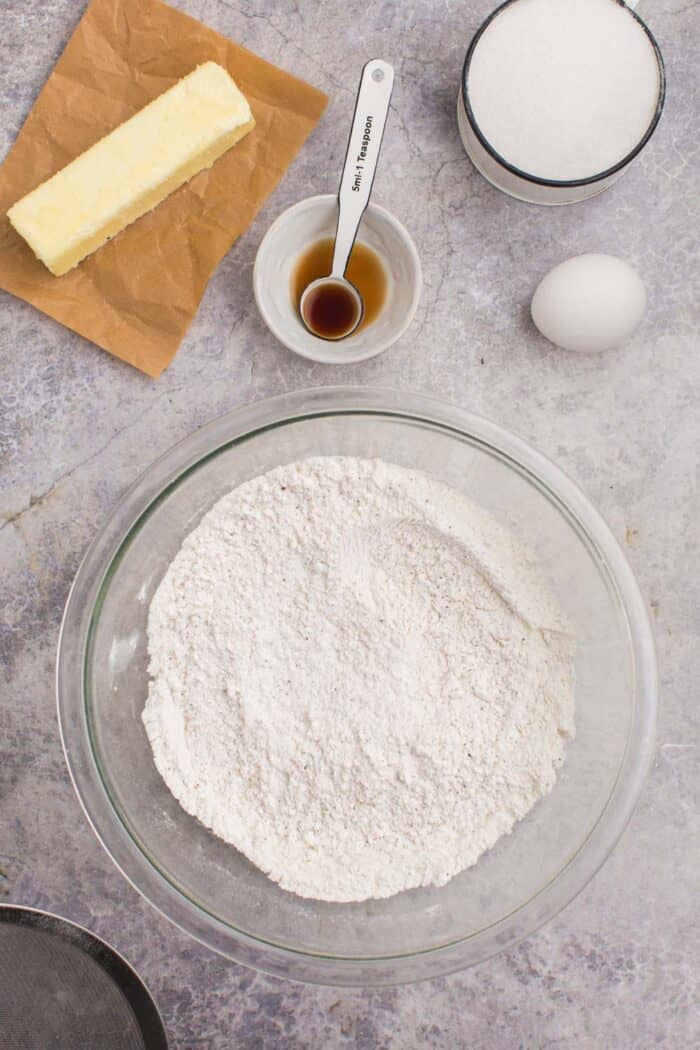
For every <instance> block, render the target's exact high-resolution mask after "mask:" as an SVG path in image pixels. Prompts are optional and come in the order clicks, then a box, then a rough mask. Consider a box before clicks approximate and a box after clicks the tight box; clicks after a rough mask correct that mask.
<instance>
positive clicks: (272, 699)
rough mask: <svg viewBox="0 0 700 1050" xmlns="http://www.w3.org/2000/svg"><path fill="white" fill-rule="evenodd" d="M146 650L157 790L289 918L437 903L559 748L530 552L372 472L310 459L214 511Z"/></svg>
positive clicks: (545, 603)
mask: <svg viewBox="0 0 700 1050" xmlns="http://www.w3.org/2000/svg"><path fill="white" fill-rule="evenodd" d="M148 638H149V652H150V657H151V663H150V673H151V675H152V680H151V685H150V690H149V695H148V701H147V703H146V707H145V710H144V713H143V720H144V723H145V726H146V731H147V733H148V737H149V740H150V742H151V746H152V748H153V754H154V758H155V762H156V765H157V767H158V769H159V771H160V773H161V775H162V776H163V778H164V780H165V782H166V783H167V785H168V787H169V788H170V790H171V791H172V792H173V794H174V795H175V797H176V798H177V799H178V800H179V801H180V803H181V805H182V806H183V807H184V809H186V810H187V811H188V812H189V813H191V814H194V816H196V817H198V818H199V819H200V820H201V821H202V822H203V823H204V824H206V825H207V827H209V828H211V829H212V831H214V832H215V833H216V834H217V835H219V836H220V837H221V838H223V839H225V840H226V841H227V842H230V843H232V844H233V845H234V846H236V847H237V848H238V849H239V850H241V851H242V852H243V853H244V854H245V855H246V856H247V857H249V858H250V860H252V861H253V862H254V863H255V864H256V865H258V867H260V868H262V870H263V871H265V872H267V873H268V874H269V875H270V877H271V878H272V879H274V880H275V881H277V882H278V883H279V884H280V885H281V886H282V887H283V888H284V889H287V890H291V891H294V892H295V893H298V894H300V895H301V896H303V897H315V898H320V899H324V900H335V901H351V900H363V899H365V898H368V897H387V896H390V895H391V894H394V893H397V892H398V891H400V890H404V889H408V888H411V887H417V886H425V885H428V884H431V883H433V884H437V885H441V884H443V883H445V882H447V881H448V880H449V879H450V878H451V877H452V876H453V875H455V874H456V873H457V872H459V871H461V870H462V869H463V868H466V867H468V866H469V865H471V864H473V863H474V862H475V861H476V860H477V859H478V857H479V856H480V855H481V854H482V853H483V852H484V850H486V849H488V848H489V847H490V846H492V845H493V844H494V843H495V842H496V840H497V839H498V838H499V837H500V836H501V835H503V834H505V833H507V832H509V831H510V830H511V829H512V827H513V825H514V823H515V822H516V821H517V820H519V819H521V818H522V817H524V816H525V814H526V813H527V812H528V811H529V810H530V809H531V808H532V806H533V805H534V804H535V802H536V801H537V800H538V799H539V798H540V797H541V796H542V795H545V794H546V793H547V792H548V791H550V790H551V788H552V786H553V784H554V781H555V779H556V775H557V770H558V768H559V766H560V765H561V763H562V761H563V759H564V753H565V749H566V744H567V741H568V740H569V739H570V738H571V736H572V734H573V693H572V652H573V646H572V642H571V639H570V637H569V636H568V634H567V633H566V624H565V622H564V619H563V615H562V613H561V612H560V610H559V609H558V607H557V605H556V603H555V601H554V599H553V598H552V596H551V594H550V593H549V591H548V589H547V587H546V585H545V583H544V581H543V579H542V577H541V575H540V573H539V571H538V569H537V568H536V566H535V565H534V563H533V562H532V561H531V559H530V557H529V556H528V554H527V553H526V551H525V550H524V549H523V548H522V547H521V546H520V545H519V544H518V543H517V542H516V541H515V540H514V539H513V537H512V536H510V534H509V533H507V532H506V531H505V530H503V529H502V528H501V527H500V526H499V525H498V524H497V523H496V522H495V521H494V520H493V519H492V518H491V517H490V516H489V515H487V514H486V513H485V512H484V511H482V510H480V509H479V508H478V507H476V506H475V505H473V504H472V503H471V502H469V501H468V500H467V499H466V498H464V497H463V496H462V495H461V494H459V493H458V492H456V491H455V490H454V489H452V488H450V487H448V486H447V485H445V484H443V483H442V482H439V481H437V480H435V479H434V478H431V477H429V476H428V475H425V474H421V473H418V472H414V471H409V470H406V469H404V468H401V467H397V466H392V465H390V464H388V463H384V462H381V461H378V460H372V461H370V460H361V459H353V458H315V459H307V460H304V461H300V462H296V463H291V464H289V465H287V466H283V467H279V468H277V469H276V470H273V471H271V472H270V473H268V474H265V475H263V476H261V477H258V478H255V479H254V480H252V481H249V482H246V483H245V484H243V485H240V486H239V487H238V488H236V489H234V490H233V491H232V492H231V493H229V494H228V495H227V496H225V497H224V498H223V499H221V500H220V501H219V502H218V503H217V504H216V506H215V507H214V508H213V509H212V510H211V511H210V512H209V513H208V514H207V515H206V516H205V517H204V519H203V520H202V522H201V523H200V525H199V526H198V527H197V528H196V529H195V530H194V531H193V532H192V533H191V535H190V536H188V537H187V539H186V540H185V542H184V544H183V546H182V549H181V550H180V552H179V553H178V554H177V556H176V557H175V558H174V560H173V562H172V564H171V565H170V567H169V569H168V571H167V573H166V575H165V577H164V578H163V581H162V582H161V584H160V586H159V588H158V590H157V592H156V594H155V596H154V598H153V602H152V604H151V609H150V614H149V621H148Z"/></svg>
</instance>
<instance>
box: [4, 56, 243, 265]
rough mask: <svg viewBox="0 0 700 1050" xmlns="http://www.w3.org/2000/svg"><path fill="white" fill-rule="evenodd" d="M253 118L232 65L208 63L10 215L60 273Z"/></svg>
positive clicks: (207, 162)
mask: <svg viewBox="0 0 700 1050" xmlns="http://www.w3.org/2000/svg"><path fill="white" fill-rule="evenodd" d="M254 125H255V121H254V119H253V115H252V113H251V111H250V106H249V105H248V101H247V99H246V98H245V96H244V95H243V94H242V93H241V91H240V90H239V89H238V87H237V86H236V84H235V83H234V81H233V80H232V79H231V77H230V76H229V74H228V73H227V72H226V70H225V69H223V68H222V67H221V66H219V65H217V64H216V63H215V62H205V63H204V64H203V65H201V66H198V67H197V68H196V69H195V70H193V72H192V73H189V74H188V75H187V76H186V77H183V79H182V80H180V81H178V83H177V84H175V85H173V87H171V88H170V89H169V90H168V91H166V92H164V94H162V95H160V96H159V97H158V98H156V99H154V100H153V102H150V103H149V104H148V105H147V106H145V107H144V109H142V110H140V111H139V112H138V113H136V114H135V115H134V116H133V117H131V118H130V119H129V120H127V121H125V122H124V123H123V124H121V125H120V126H119V127H118V128H115V130H114V131H112V132H110V134H109V135H106V136H105V137H104V138H103V139H100V141H99V142H96V143H95V145H94V146H91V147H90V149H88V150H86V151H85V153H81V154H80V156H79V157H76V158H75V160H73V161H71V162H70V164H68V165H67V166H66V167H65V168H62V169H61V171H59V172H57V173H56V174H55V175H52V176H51V178H50V179H47V180H46V182H43V183H42V184H41V185H40V186H38V187H37V188H36V189H35V190H32V192H31V193H28V194H27V195H26V197H22V199H21V200H19V201H17V203H16V204H14V205H13V206H12V207H11V208H10V210H9V211H8V213H7V216H8V218H9V220H10V222H11V223H12V225H13V226H14V228H15V229H16V230H17V232H18V233H19V234H20V235H21V236H22V237H23V238H24V239H25V241H26V242H27V243H28V244H29V246H30V247H31V249H32V251H33V252H34V254H35V255H36V256H38V258H39V259H41V261H42V262H43V263H44V264H45V265H46V266H47V267H48V268H49V270H50V271H51V273H53V274H55V275H56V276H57V277H60V276H61V274H64V273H67V272H68V271H69V270H72V269H73V267H74V266H76V265H77V264H78V263H79V262H80V261H81V260H82V259H84V258H85V256H86V255H90V254H91V252H94V251H95V250H96V249H97V248H100V247H101V246H102V245H103V244H104V243H105V242H106V241H108V240H109V239H110V237H114V236H115V234H117V233H119V232H120V230H123V229H124V227H125V226H128V225H129V223H130V222H133V221H134V220H135V219H138V218H140V216H142V215H145V213H146V212H148V211H150V210H151V208H155V206H156V205H157V204H160V202H161V201H162V200H164V198H165V197H167V196H168V194H170V193H172V192H173V191H174V190H176V189H178V187H180V186H182V185H183V184H184V183H185V182H187V181H188V180H189V179H191V178H192V176H193V175H196V174H197V172H198V171H201V170H202V169H203V168H209V167H211V165H212V164H213V163H214V161H215V160H217V159H218V158H219V157H220V156H221V155H222V153H225V152H226V150H228V149H230V148H231V146H233V145H235V144H236V143H237V142H238V141H239V140H240V139H242V138H243V136H244V135H247V134H248V132H249V131H251V130H252V128H253V127H254Z"/></svg>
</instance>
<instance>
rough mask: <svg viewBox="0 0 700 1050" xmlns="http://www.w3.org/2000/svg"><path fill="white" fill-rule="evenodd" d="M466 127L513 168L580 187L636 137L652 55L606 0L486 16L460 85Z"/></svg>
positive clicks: (628, 19) (540, 0)
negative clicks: (469, 114)
mask: <svg viewBox="0 0 700 1050" xmlns="http://www.w3.org/2000/svg"><path fill="white" fill-rule="evenodd" d="M468 91H469V99H470V103H471V107H472V111H473V113H474V119H475V120H476V123H477V125H478V127H479V128H480V130H481V132H482V133H483V135H484V137H485V138H486V139H487V141H488V142H489V143H490V145H491V146H492V147H493V148H494V149H495V150H496V152H497V153H499V154H500V155H501V156H502V157H503V158H504V159H505V160H507V161H508V162H509V163H510V164H512V165H513V166H514V167H516V168H519V169H520V170H521V171H524V172H526V173H528V174H530V175H535V176H537V177H539V178H544V179H552V180H555V181H558V180H569V179H585V178H590V177H591V176H593V175H600V174H601V173H602V172H604V171H606V170H607V169H608V168H611V167H613V166H614V165H616V164H618V163H619V162H620V161H622V160H623V159H624V158H625V157H626V156H627V155H628V154H629V153H630V152H631V151H632V150H633V149H634V148H635V147H636V146H637V144H638V143H639V141H640V140H641V139H642V138H643V136H644V135H645V133H646V131H647V129H648V128H649V125H650V124H651V121H652V118H653V116H654V113H655V110H656V105H657V101H658V95H659V68H658V63H657V59H656V54H655V52H654V49H653V46H652V44H651V42H650V40H649V38H648V36H647V34H646V33H645V31H644V29H643V28H642V26H641V25H640V24H639V22H638V21H637V20H636V19H635V18H634V16H633V15H632V14H631V13H630V11H629V10H628V9H627V8H626V7H625V6H624V5H622V4H619V3H617V2H616V0H517V2H516V3H513V4H511V5H510V6H509V7H506V8H504V9H503V11H502V12H501V13H500V14H498V15H496V17H495V18H494V19H493V21H492V22H491V24H490V25H489V26H488V27H487V28H486V29H485V30H484V33H483V34H482V36H481V38H480V40H479V41H478V43H477V46H476V48H475V50H474V53H473V56H472V60H471V64H470V68H469V77H468Z"/></svg>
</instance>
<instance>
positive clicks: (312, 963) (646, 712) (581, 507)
mask: <svg viewBox="0 0 700 1050" xmlns="http://www.w3.org/2000/svg"><path fill="white" fill-rule="evenodd" d="M367 414H372V415H383V416H390V417H394V418H398V419H405V420H407V421H411V422H419V423H425V424H427V425H431V426H438V427H440V428H441V429H443V430H448V431H449V430H451V431H453V432H455V434H456V435H460V436H462V437H465V436H466V437H467V438H469V439H470V440H471V441H472V442H474V441H475V442H476V443H477V444H481V445H482V446H485V447H487V448H488V449H490V450H491V451H492V452H494V453H495V454H497V455H498V456H499V458H501V459H502V460H505V461H507V462H508V463H510V465H511V466H512V467H513V468H514V469H516V470H518V471H519V472H520V473H521V474H524V475H525V476H527V477H529V478H530V479H531V480H532V481H533V482H534V483H535V484H537V486H538V487H539V488H540V489H541V491H543V493H544V494H546V495H547V494H548V495H549V496H550V497H553V500H554V502H555V504H556V505H557V506H558V508H559V509H560V510H562V512H563V513H564V514H565V515H566V517H567V518H568V520H569V523H570V524H571V525H572V526H573V527H575V528H576V529H577V531H578V532H579V534H580V535H581V537H582V539H583V540H584V542H587V543H588V545H589V549H590V550H591V553H592V554H594V555H596V557H597V560H598V562H599V565H600V568H601V570H604V571H605V572H606V573H607V575H608V577H609V583H610V584H611V585H612V588H613V591H614V593H615V594H616V597H617V600H618V602H619V606H620V611H621V614H622V615H623V618H624V619H625V620H626V622H627V628H628V637H629V643H630V657H631V660H632V669H633V675H632V690H633V706H632V716H631V719H630V726H629V732H628V738H627V743H626V747H625V751H624V754H623V756H622V760H621V764H620V768H619V771H618V775H617V779H616V781H615V784H614V785H613V788H612V791H611V794H610V797H609V798H608V800H607V802H606V804H605V806H604V807H603V808H602V810H601V812H600V814H599V816H598V819H597V821H596V823H595V824H594V826H593V828H592V829H591V830H590V831H589V834H588V835H587V837H586V838H585V839H584V840H583V842H582V843H581V845H580V846H579V848H578V850H577V851H576V853H575V854H574V855H573V856H572V857H570V858H569V859H568V861H567V862H566V863H565V864H564V865H563V867H562V868H561V869H560V871H559V872H558V873H557V874H555V875H554V876H553V878H552V879H550V881H549V882H548V883H547V884H546V885H545V886H543V887H542V889H540V890H539V891H538V892H537V893H536V894H534V895H533V896H532V897H531V898H530V899H528V900H526V901H524V902H523V903H522V904H521V905H520V906H519V907H518V908H517V909H515V910H513V911H511V912H510V913H509V914H507V915H505V916H503V917H502V918H501V919H499V920H497V921H496V922H495V923H493V924H492V925H491V926H488V927H486V928H484V929H482V930H479V931H476V932H475V933H472V934H468V935H467V936H466V937H462V938H460V939H457V940H454V941H452V942H450V943H448V944H442V945H438V946H435V947H430V948H427V949H424V950H422V951H415V952H410V953H408V954H395V955H390V956H379V957H373V958H369V959H368V958H359V957H347V956H346V957H342V956H330V955H327V954H326V955H324V954H321V953H313V952H311V951H307V950H300V949H295V948H291V947H288V946H282V945H278V944H273V943H270V942H268V941H265V940H263V939H261V938H256V937H255V936H254V935H252V934H250V933H247V932H243V931H241V930H238V929H235V928H234V927H232V926H230V925H228V924H227V923H225V922H224V921H223V920H221V919H219V918H217V917H216V916H214V915H212V914H211V913H209V912H207V911H205V910H204V909H203V908H201V907H200V906H198V905H197V904H196V903H195V902H193V901H191V900H190V899H189V898H188V897H186V896H185V895H184V894H183V893H181V892H180V891H179V890H178V889H177V887H176V886H175V885H174V883H172V882H171V881H170V880H169V879H167V878H166V877H165V875H164V874H162V873H161V872H160V871H159V870H158V869H157V868H156V867H155V866H154V865H153V864H152V863H151V861H150V860H149V859H148V858H147V857H146V856H145V854H144V853H143V851H142V850H141V849H140V848H139V846H138V845H137V843H136V842H135V840H134V839H133V838H132V836H131V834H130V833H129V831H128V830H127V828H126V826H125V825H124V824H123V823H122V821H121V819H120V816H119V814H118V813H117V811H116V810H115V808H114V806H113V804H112V801H111V799H110V797H109V794H108V792H107V789H106V787H105V785H104V783H103V781H102V778H101V775H100V773H99V769H98V766H97V763H96V760H95V756H94V753H93V750H92V747H91V744H90V739H89V729H88V725H87V722H88V719H87V713H86V703H85V690H84V668H85V660H86V657H87V642H88V635H89V629H90V624H91V621H92V618H93V612H94V608H95V600H96V598H97V596H98V595H99V593H100V590H101V587H102V584H103V582H104V580H105V578H106V577H107V575H108V573H109V570H110V566H111V565H112V563H113V561H114V558H115V556H116V555H117V554H118V552H119V550H120V548H121V547H122V545H123V543H124V541H125V540H126V539H127V537H128V536H129V535H130V534H131V532H132V529H133V528H134V527H135V526H136V525H137V524H138V522H139V520H140V519H141V517H142V516H143V515H144V514H145V513H147V512H148V511H149V509H152V507H153V505H154V504H155V503H156V502H157V501H159V500H160V499H161V498H162V496H163V495H164V493H165V491H167V490H169V489H170V487H171V486H172V485H173V484H176V483H177V481H178V479H179V478H180V477H181V476H182V475H183V474H185V473H187V472H188V471H189V470H190V469H191V468H192V467H194V466H195V465H197V464H198V463H200V462H202V461H203V460H205V459H206V458H209V457H210V456H212V455H215V454H217V453H218V452H220V451H222V450H223V449H224V448H225V447H228V446H230V445H231V444H235V443H240V442H243V441H245V440H248V439H250V438H251V437H252V436H254V435H255V434H256V433H258V432H260V431H261V430H268V429H270V428H271V427H277V426H281V425H285V424H287V423H291V422H295V421H296V422H298V421H300V420H303V419H308V418H313V417H323V416H328V415H367ZM56 696H57V708H58V722H59V730H60V735H61V742H62V745H63V750H64V754H65V757H66V762H67V765H68V770H69V773H70V777H71V781H72V783H73V787H74V789H75V792H76V794H77V796H78V800H79V802H80V804H81V806H82V808H83V811H84V813H85V815H86V817H87V820H88V822H89V824H90V826H91V827H92V829H93V831H94V832H95V834H96V836H97V838H98V840H99V841H100V843H101V845H102V846H103V848H104V849H105V851H106V852H107V854H108V855H109V856H110V858H111V859H112V861H113V862H114V864H115V865H116V866H117V868H118V869H119V870H120V872H121V873H122V875H123V876H124V877H125V878H126V879H127V881H129V882H130V883H131V885H132V886H133V887H134V888H135V889H136V890H137V891H138V892H139V893H140V894H141V895H142V896H143V897H144V898H145V899H146V900H147V901H148V902H149V903H150V904H151V905H153V907H155V908H156V910H157V911H159V912H160V913H161V914H162V915H164V916H165V917H166V918H167V919H169V920H170V921H171V922H173V923H174V924H175V925H176V926H178V927H179V928H180V929H181V930H183V931H184V932H186V933H188V934H189V935H190V936H192V937H194V938H195V939H196V940H198V941H200V943H202V944H204V945H205V946H207V947H209V948H211V949H213V950H214V951H217V952H219V953H220V954H222V955H224V956H226V957H227V958H229V959H232V960H234V961H237V962H240V963H243V964H245V965H248V966H252V967H253V968H255V969H258V970H262V971H264V972H266V973H270V974H273V975H275V976H279V977H284V978H287V979H292V980H300V981H304V982H308V983H315V984H328V985H345V986H353V985H354V986H368V985H374V986H378V985H393V984H403V983H409V982H411V981H417V980H423V979H426V978H432V977H438V976H444V975H446V974H449V973H452V972H455V971H457V970H461V969H464V968H466V967H467V966H471V965H474V964H476V963H479V962H482V961H484V960H485V959H488V958H490V957H491V956H493V955H495V954H497V953H498V952H500V951H503V950H506V949H508V948H511V947H513V946H514V945H515V944H517V943H518V942H519V941H520V940H522V939H523V938H524V937H526V936H528V935H530V934H531V933H533V932H534V931H535V930H536V929H538V928H539V927H540V926H541V925H542V924H543V923H544V922H546V921H547V920H549V919H550V918H552V917H553V916H554V915H556V914H557V913H558V912H559V911H560V910H561V909H562V908H564V907H565V906H566V905H567V904H569V903H570V902H571V901H572V900H573V898H574V897H575V896H577V894H578V893H579V892H580V891H581V890H582V889H583V888H584V886H585V885H586V884H587V883H588V882H589V881H590V879H591V878H592V877H593V876H594V875H595V873H596V872H597V871H598V869H599V868H600V867H601V865H602V864H603V863H604V861H605V860H606V858H607V857H608V855H609V854H610V852H611V851H612V849H613V848H614V846H615V844H616V842H617V840H618V839H619V837H620V835H621V834H622V832H623V831H624V829H625V827H626V825H627V823H628V821H629V819H630V817H631V815H632V812H633V809H634V806H635V804H636V801H637V799H638V797H639V794H640V791H641V788H642V784H643V782H644V777H645V775H646V772H647V769H648V767H649V765H650V763H651V760H652V757H653V753H654V731H655V723H656V711H657V699H658V672H657V664H656V652H655V644H654V635H653V631H652V626H651V621H650V617H649V614H648V610H647V608H646V605H645V602H644V599H643V598H642V595H641V593H640V590H639V587H638V584H637V582H636V579H635V577H634V574H633V572H632V569H631V568H630V566H629V563H628V562H627V559H626V557H625V554H624V553H623V551H622V548H621V547H620V545H619V544H618V542H617V540H616V539H615V537H614V536H613V534H612V532H611V531H610V529H609V527H608V525H607V524H606V522H605V521H604V519H603V518H602V516H601V515H600V514H599V512H598V511H597V510H595V508H594V507H593V506H592V504H591V503H590V502H589V500H588V499H587V498H586V496H585V495H584V494H583V492H582V491H581V490H580V489H579V488H578V486H577V485H576V484H575V483H574V482H573V481H571V479H570V478H569V477H568V476H567V475H566V474H565V473H564V472H563V471H562V470H561V469H560V468H559V467H557V466H555V464H554V463H552V462H551V461H550V460H549V459H548V458H547V457H546V456H544V455H543V454H542V453H540V452H538V451H537V450H536V449H534V448H533V447H532V446H530V445H529V444H528V443H526V442H525V441H524V440H523V439H522V438H520V437H518V436H517V435H515V434H513V433H511V432H509V431H508V430H506V429H504V428H503V427H501V426H499V425H498V424H496V423H493V422H491V421H490V420H488V419H486V418H485V417H483V416H479V415H476V414H473V413H470V412H467V411H465V410H463V409H461V408H459V407H458V406H456V405H452V404H449V403H446V402H443V401H439V400H437V399H435V398H432V397H426V396H424V395H419V394H409V393H406V392H405V391H398V390H391V389H384V388H367V387H353V386H329V387H320V388H313V389H309V390H298V391H294V392H291V393H287V394H281V395H278V396H276V397H273V398H269V399H265V400H262V401H256V402H253V403H251V404H248V405H245V406H242V407H239V408H237V409H234V410H233V411H231V412H229V413H226V414H225V415H223V416H220V417H218V418H217V419H214V420H213V421H211V422H210V423H208V424H206V425H205V426H203V427H202V428H200V429H199V430H197V431H195V432H194V433H193V434H190V435H189V436H188V437H185V438H184V439H182V440H181V441H179V442H178V443H177V444H176V445H174V446H173V447H172V448H170V449H169V450H168V451H166V452H165V453H164V454H163V455H161V456H160V457H159V458H158V459H157V460H156V461H155V462H154V463H152V464H151V466H150V467H148V468H147V469H146V471H144V472H143V473H142V474H141V475H140V477H139V478H137V480H136V481H135V482H134V483H133V484H132V485H131V486H130V487H129V488H128V489H127V491H126V492H125V493H124V495H123V496H122V497H121V499H120V500H119V501H118V502H117V504H116V506H115V508H114V509H113V511H112V513H111V514H110V515H109V517H108V518H107V519H106V521H105V522H104V523H103V525H102V526H101V528H100V529H99V530H98V532H97V534H96V536H95V538H94V539H93V541H92V543H91V545H90V546H89V548H88V550H87V552H86V554H85V556H84V558H83V560H82V562H81V564H80V566H79V568H78V571H77V573H76V576H75V579H74V582H73V585H72V587H71V590H70V593H69V595H68V599H67V602H66V607H65V612H64V616H63V621H62V624H61V629H60V634H59V641H58V654H57V663H56Z"/></svg>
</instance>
